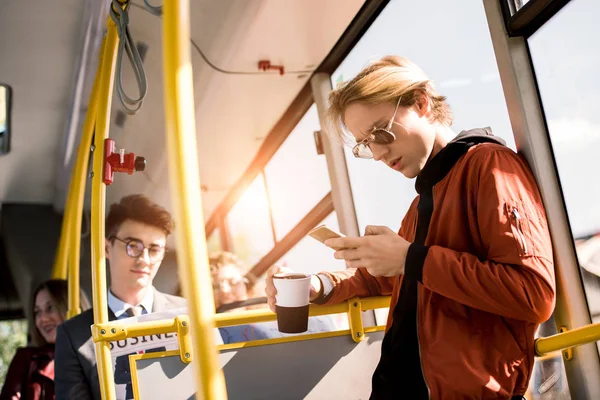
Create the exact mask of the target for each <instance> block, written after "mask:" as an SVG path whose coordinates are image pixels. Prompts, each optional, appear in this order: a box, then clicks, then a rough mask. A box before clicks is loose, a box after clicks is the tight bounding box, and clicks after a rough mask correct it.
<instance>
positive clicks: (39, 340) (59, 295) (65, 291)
mask: <svg viewBox="0 0 600 400" xmlns="http://www.w3.org/2000/svg"><path fill="white" fill-rule="evenodd" d="M42 290H46V291H48V294H49V295H50V299H51V300H52V303H54V307H56V310H57V311H58V312H59V314H60V316H61V317H62V319H63V321H66V320H67V310H68V308H69V286H68V284H67V281H66V280H64V279H50V280H48V281H45V282H42V283H41V284H40V285H39V286H37V287H36V288H35V290H34V291H33V297H32V298H33V301H32V302H31V316H32V318H33V321H32V323H31V324H30V328H29V334H30V336H31V344H33V345H34V346H42V345H45V344H47V343H48V342H46V339H44V337H43V336H42V334H41V333H40V331H39V330H38V328H37V326H36V325H35V299H36V297H37V295H38V294H39V293H40V292H41V291H42ZM79 308H81V311H82V312H83V311H85V310H87V309H89V308H91V307H90V301H89V300H88V298H87V296H86V294H85V293H84V291H83V290H80V292H79Z"/></svg>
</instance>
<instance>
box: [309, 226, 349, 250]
mask: <svg viewBox="0 0 600 400" xmlns="http://www.w3.org/2000/svg"><path fill="white" fill-rule="evenodd" d="M308 236H310V237H312V238H314V239H317V240H318V241H319V242H321V243H323V244H325V241H326V240H327V239H334V238H340V237H346V235H342V234H341V233H339V232H336V231H334V230H333V229H331V228H330V227H328V226H326V225H319V226H317V227H316V228H315V229H313V230H312V231H310V232H308ZM334 250H342V249H341V248H334Z"/></svg>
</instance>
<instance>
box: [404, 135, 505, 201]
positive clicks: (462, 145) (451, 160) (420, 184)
mask: <svg viewBox="0 0 600 400" xmlns="http://www.w3.org/2000/svg"><path fill="white" fill-rule="evenodd" d="M481 143H495V144H499V145H501V146H506V142H505V141H504V140H503V139H501V138H499V137H497V136H494V135H493V134H492V129H491V128H490V127H485V128H477V129H470V130H468V131H462V132H460V133H459V134H458V135H456V137H455V138H454V139H452V140H451V141H450V142H448V144H447V145H446V146H445V147H444V148H443V149H442V150H440V152H439V153H437V154H436V155H435V157H433V158H432V159H431V160H429V161H428V162H427V164H426V165H425V168H423V170H422V171H421V173H420V174H419V176H417V181H416V182H415V189H416V190H417V193H419V194H421V193H422V192H423V191H424V190H426V189H428V188H431V187H433V185H435V184H436V183H438V182H439V181H441V180H442V179H444V177H445V176H446V175H447V174H448V172H450V170H451V169H452V167H453V166H454V164H456V162H457V161H458V160H459V159H460V158H461V157H462V156H463V155H464V154H465V153H466V152H467V151H469V149H470V148H471V147H473V146H475V145H478V144H481Z"/></svg>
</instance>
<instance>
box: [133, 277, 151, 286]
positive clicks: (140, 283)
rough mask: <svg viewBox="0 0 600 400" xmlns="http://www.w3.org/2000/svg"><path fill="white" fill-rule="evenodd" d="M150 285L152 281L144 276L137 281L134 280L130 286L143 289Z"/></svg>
mask: <svg viewBox="0 0 600 400" xmlns="http://www.w3.org/2000/svg"><path fill="white" fill-rule="evenodd" d="M151 284H152V280H151V279H150V277H149V276H146V275H144V276H140V277H138V278H137V279H135V280H134V281H133V282H132V285H131V286H133V287H135V288H136V289H143V288H146V287H148V286H150V285H151Z"/></svg>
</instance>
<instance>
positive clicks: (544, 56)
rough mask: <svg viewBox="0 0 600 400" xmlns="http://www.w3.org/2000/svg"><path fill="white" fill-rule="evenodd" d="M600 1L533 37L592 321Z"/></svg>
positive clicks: (571, 11)
mask: <svg viewBox="0 0 600 400" xmlns="http://www.w3.org/2000/svg"><path fill="white" fill-rule="evenodd" d="M599 12H600V3H598V2H596V1H593V0H582V1H573V2H570V3H569V4H567V5H566V6H565V7H564V8H563V9H562V10H561V11H560V12H559V13H558V14H556V15H555V16H554V17H553V18H552V19H551V20H550V21H548V22H547V23H546V24H544V25H543V26H542V27H541V28H540V29H539V30H538V31H537V32H536V33H535V34H533V35H532V36H531V37H530V38H529V39H528V43H529V48H530V52H531V58H532V62H533V67H534V69H535V74H536V78H537V82H538V86H539V91H540V96H541V101H542V105H543V108H544V113H545V116H546V123H547V125H548V131H549V134H550V140H551V143H552V148H553V151H554V156H555V159H556V165H557V169H558V175H559V179H560V184H561V186H562V190H563V195H564V200H565V203H566V208H567V214H568V217H569V223H570V226H571V233H572V235H573V240H574V243H575V246H576V250H577V255H578V261H579V265H580V269H581V276H582V279H583V283H584V288H585V292H586V296H587V301H588V305H589V308H590V314H591V317H592V322H600V245H599V240H598V237H599V236H598V235H599V234H600V202H599V201H598V199H600V179H598V171H600V161H598V157H597V153H598V151H599V150H600V114H598V104H599V102H600V77H599V76H598V70H599V69H600V51H599V50H598V46H597V38H598V36H599V35H600V28H599V27H598V26H597V25H596V23H595V22H596V21H595V18H594V16H595V15H597V14H598V13H599Z"/></svg>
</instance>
